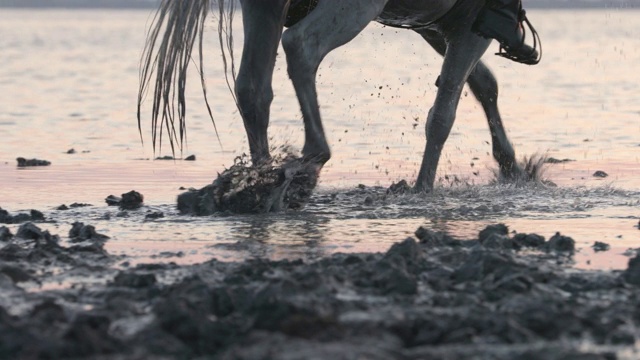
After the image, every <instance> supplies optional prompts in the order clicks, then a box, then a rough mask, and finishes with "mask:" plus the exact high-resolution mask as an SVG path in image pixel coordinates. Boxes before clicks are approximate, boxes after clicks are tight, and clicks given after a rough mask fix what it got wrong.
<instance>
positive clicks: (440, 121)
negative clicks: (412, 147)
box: [415, 32, 490, 191]
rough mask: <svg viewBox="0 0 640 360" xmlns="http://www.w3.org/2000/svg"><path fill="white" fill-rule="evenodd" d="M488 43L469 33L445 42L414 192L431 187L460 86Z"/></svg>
mask: <svg viewBox="0 0 640 360" xmlns="http://www.w3.org/2000/svg"><path fill="white" fill-rule="evenodd" d="M489 43H490V41H489V40H486V39H482V38H480V37H479V36H476V35H474V34H473V33H471V32H465V33H464V34H462V35H460V36H457V37H456V38H454V39H452V40H451V41H450V42H449V45H448V47H447V49H446V53H445V56H444V63H443V65H442V71H441V73H440V82H439V86H438V93H437V95H436V100H435V103H434V104H433V107H432V108H431V110H430V111H429V116H428V118H427V124H426V137H427V144H426V146H425V151H424V156H423V158H422V165H421V166H420V172H419V173H418V179H417V181H416V185H415V190H416V191H430V190H432V189H433V184H434V182H435V177H436V170H437V168H438V161H439V160H440V156H441V154H442V149H443V147H444V143H445V142H446V140H447V138H448V137H449V133H450V132H451V127H452V126H453V123H454V121H455V117H456V111H457V108H458V103H459V101H460V95H461V93H462V89H463V88H464V84H465V82H466V81H467V79H468V77H469V74H471V72H472V70H473V69H474V67H475V66H476V64H477V63H478V61H479V59H480V57H481V56H482V54H484V52H485V51H486V50H487V48H488V47H489Z"/></svg>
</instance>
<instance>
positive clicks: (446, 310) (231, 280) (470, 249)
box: [0, 222, 640, 359]
mask: <svg viewBox="0 0 640 360" xmlns="http://www.w3.org/2000/svg"><path fill="white" fill-rule="evenodd" d="M108 241H109V239H108V237H106V236H104V235H100V234H99V233H98V232H97V231H96V229H95V228H94V227H92V226H91V225H86V224H83V223H79V222H77V223H74V224H73V225H72V228H71V229H70V230H69V232H68V234H63V235H61V236H58V235H53V234H50V233H49V232H48V231H43V230H41V229H40V228H39V227H38V225H36V224H34V223H32V222H26V223H23V224H21V225H20V226H19V227H18V229H17V231H16V233H15V234H13V233H11V231H10V230H9V229H8V228H7V227H0V288H1V291H2V296H1V297H0V358H14V359H38V358H86V359H89V358H91V359H95V358H100V359H146V358H161V359H190V358H213V359H328V358H332V359H516V358H517V359H635V358H637V357H638V355H639V354H638V353H637V349H636V347H635V343H636V342H637V340H638V338H639V336H640V333H639V332H638V330H639V326H640V305H639V304H640V301H639V300H640V299H639V297H640V256H638V255H636V256H635V257H633V258H632V259H631V260H630V261H629V265H628V267H627V269H626V270H624V271H586V270H576V269H572V268H571V266H570V265H571V256H572V253H573V251H574V247H575V244H574V241H573V240H572V239H571V238H570V237H568V236H565V235H562V234H556V235H555V236H553V237H551V238H550V239H545V238H544V237H542V236H540V235H536V234H516V233H513V232H511V231H510V230H509V228H508V227H507V226H505V225H502V224H496V225H492V226H489V227H487V228H485V229H483V230H482V231H480V233H479V234H478V236H477V238H476V239H474V240H460V239H455V238H453V237H451V236H449V235H447V234H446V233H442V232H435V231H432V230H429V229H427V228H422V227H421V228H419V229H418V230H417V231H416V232H415V235H414V236H413V237H409V238H407V239H406V240H404V241H402V242H399V243H396V244H395V245H393V246H392V247H391V248H390V249H389V250H388V251H387V252H385V253H353V254H334V255H331V256H324V257H322V258H319V259H318V260H314V261H310V260H284V261H271V260H266V259H261V258H256V259H249V260H246V261H241V262H222V261H218V260H215V259H211V260H209V261H206V262H203V263H200V264H196V265H176V264H175V263H170V262H169V263H142V264H137V265H135V266H133V265H130V263H129V259H128V258H127V256H113V255H110V254H109V253H107V252H106V251H105V249H104V244H105V242H108ZM172 256H173V255H172Z"/></svg>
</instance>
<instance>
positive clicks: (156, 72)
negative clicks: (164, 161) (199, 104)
mask: <svg viewBox="0 0 640 360" xmlns="http://www.w3.org/2000/svg"><path fill="white" fill-rule="evenodd" d="M217 2H218V5H219V8H220V18H219V25H218V32H219V34H220V45H221V48H222V50H223V61H224V67H225V77H226V79H227V85H228V86H229V88H230V89H231V84H230V83H229V78H228V75H227V74H228V70H227V60H226V56H225V55H224V51H225V48H226V49H227V52H229V53H230V55H231V58H232V61H231V62H232V71H231V72H232V76H233V78H234V80H235V66H233V52H232V47H233V38H232V35H231V26H232V20H233V13H234V11H235V9H234V7H235V5H234V4H235V0H229V1H228V2H227V5H225V0H218V1H217ZM210 9H211V1H210V0H189V1H183V0H162V3H161V4H160V8H159V9H158V11H157V12H156V14H155V16H154V17H153V21H152V23H151V26H150V29H149V31H148V33H147V41H146V43H145V47H144V51H143V54H142V58H141V63H140V87H139V90H138V108H137V118H138V131H139V132H140V139H141V141H143V137H142V116H141V108H142V102H143V101H144V100H145V98H146V96H147V93H148V92H149V91H150V89H151V87H153V92H152V96H153V105H152V109H151V138H152V144H153V150H154V153H155V151H156V147H157V148H158V149H159V150H160V149H161V148H162V134H163V132H164V131H166V132H167V136H168V139H169V144H170V145H171V151H172V153H173V154H174V155H175V150H176V145H179V147H180V151H181V152H182V150H183V145H184V144H185V143H186V139H187V129H186V113H187V105H186V95H185V90H186V86H187V72H188V69H189V64H190V63H191V61H193V57H192V53H193V49H194V47H195V46H196V44H197V47H198V62H197V65H196V66H197V67H198V73H199V76H200V81H201V84H202V91H203V96H204V100H205V104H206V107H207V111H208V113H209V116H210V118H211V122H212V123H213V126H214V129H215V132H216V136H218V141H220V137H219V135H218V129H217V127H216V124H215V121H214V118H213V113H212V111H211V106H210V105H209V101H208V99H207V88H206V83H205V79H204V60H203V38H204V28H205V21H206V19H207V15H208V13H209V11H210ZM163 30H164V32H163ZM223 34H226V36H224V35H223ZM224 40H226V46H225V45H224V44H225V43H224ZM229 49H231V50H229ZM232 93H233V91H232ZM176 100H177V105H176ZM234 100H235V96H234ZM236 104H237V102H236ZM176 122H177V123H178V124H177V126H176ZM176 127H177V130H176Z"/></svg>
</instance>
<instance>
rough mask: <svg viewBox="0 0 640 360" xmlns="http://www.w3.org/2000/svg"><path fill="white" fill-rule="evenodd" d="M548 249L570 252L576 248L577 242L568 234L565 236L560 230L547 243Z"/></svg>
mask: <svg viewBox="0 0 640 360" xmlns="http://www.w3.org/2000/svg"><path fill="white" fill-rule="evenodd" d="M545 247H546V249H547V251H558V252H569V253H573V252H574V251H575V250H576V242H575V240H573V239H572V238H570V237H568V236H563V235H561V234H560V233H559V232H558V233H556V234H555V235H553V236H552V237H551V239H549V241H548V242H547V243H546V244H545Z"/></svg>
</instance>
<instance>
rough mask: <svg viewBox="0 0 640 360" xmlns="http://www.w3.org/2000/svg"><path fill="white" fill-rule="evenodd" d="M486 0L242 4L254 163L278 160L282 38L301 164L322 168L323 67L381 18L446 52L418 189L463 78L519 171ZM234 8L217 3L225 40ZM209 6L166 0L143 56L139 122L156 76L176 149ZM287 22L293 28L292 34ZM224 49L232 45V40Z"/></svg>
mask: <svg viewBox="0 0 640 360" xmlns="http://www.w3.org/2000/svg"><path fill="white" fill-rule="evenodd" d="M484 3H485V2H484V1H477V0H241V1H240V4H241V6H242V17H243V23H244V48H243V53H242V59H241V63H240V68H239V71H238V74H237V81H236V83H235V96H236V100H237V104H238V108H239V110H240V112H241V115H242V119H243V121H244V126H245V130H246V133H247V138H248V141H249V147H250V151H251V159H252V161H253V163H254V164H259V163H261V162H265V161H268V160H270V159H271V155H270V153H269V143H268V137H267V127H268V125H269V111H270V105H271V101H272V98H273V92H272V75H273V71H274V66H275V61H276V51H277V49H278V45H279V44H280V42H282V45H283V47H284V50H285V52H286V59H287V69H288V73H289V77H290V78H291V81H292V82H293V86H294V88H295V91H296V95H297V97H298V100H299V102H300V109H301V111H302V115H303V117H304V126H305V143H304V147H303V150H302V155H303V163H304V164H306V166H311V167H314V168H315V170H317V171H319V170H320V169H321V168H322V166H323V165H324V163H326V162H327V161H328V160H329V159H330V157H331V151H330V149H329V145H328V143H327V140H326V137H325V132H324V129H323V126H322V120H321V116H320V111H319V106H318V96H317V91H316V73H317V70H318V67H319V65H320V63H321V61H322V60H323V59H324V57H325V56H326V55H327V54H328V53H329V52H331V51H332V50H334V49H336V48H337V47H339V46H341V45H344V44H346V43H348V42H349V41H351V40H352V39H353V38H354V37H355V36H356V35H358V34H359V33H360V32H361V31H362V30H363V29H364V28H365V27H366V26H367V24H369V23H370V22H372V21H377V22H379V23H382V24H384V25H387V26H391V27H400V28H406V29H410V30H412V31H415V32H417V33H418V34H420V35H421V36H422V37H423V38H424V39H425V40H426V41H427V42H428V43H429V44H430V45H431V46H432V47H433V48H434V49H435V50H436V51H437V52H438V53H440V54H441V55H443V56H444V63H443V65H442V70H441V72H440V76H439V78H438V80H437V83H436V84H437V86H438V92H437V96H436V99H435V102H434V104H433V106H432V108H431V110H430V111H429V114H428V117H427V122H426V138H427V141H426V145H425V151H424V156H423V159H422V165H421V167H420V171H419V173H418V178H417V180H416V183H415V186H414V190H415V191H430V190H431V189H432V188H433V184H434V180H435V175H436V169H437V166H438V161H439V159H440V155H441V153H442V149H443V146H444V144H445V141H446V140H447V137H448V136H449V132H450V131H451V128H452V126H453V123H454V120H455V117H456V110H457V107H458V102H459V100H460V95H461V92H462V90H463V87H464V85H465V83H468V84H469V86H470V88H471V91H472V92H473V94H474V95H475V97H476V98H477V99H478V100H479V101H480V103H481V104H482V107H483V109H484V111H485V114H486V117H487V120H488V122H489V128H490V132H491V137H492V141H493V157H494V158H495V160H496V161H497V162H498V164H499V167H500V172H501V175H502V176H503V177H504V178H506V179H513V178H517V177H518V176H520V175H521V174H522V172H523V170H522V169H521V167H519V165H518V164H517V163H516V159H515V153H514V150H513V147H512V145H511V143H510V142H509V140H508V139H507V136H506V134H505V130H504V128H503V125H502V120H501V117H500V113H499V111H498V106H497V103H498V86H497V82H496V79H495V77H494V76H493V74H492V73H491V72H490V70H489V69H488V68H487V66H486V65H485V64H484V63H483V62H482V61H480V57H481V56H482V55H483V54H484V52H485V51H486V50H487V48H488V46H489V44H490V42H491V40H489V39H486V38H483V37H481V36H478V35H476V34H475V33H474V32H472V30H471V28H472V25H473V23H474V21H475V20H476V17H477V15H478V13H479V12H480V10H481V8H482V7H483V6H484ZM234 4H235V2H234V1H232V0H229V1H227V2H226V3H225V0H218V1H217V5H218V8H219V21H220V23H219V24H220V28H219V31H220V39H221V45H222V44H223V43H224V41H223V39H224V35H223V34H226V36H229V35H230V34H229V32H230V28H229V26H230V23H231V22H232V20H233V11H234ZM210 5H211V4H210V0H189V1H183V0H164V1H163V2H162V4H161V8H160V10H159V12H158V14H157V16H156V19H155V20H154V24H153V25H152V29H151V31H150V34H149V40H148V42H147V46H146V49H145V56H144V58H143V67H142V73H141V88H140V96H139V103H138V122H139V125H140V104H141V102H142V99H143V97H144V94H145V93H146V92H147V89H148V86H149V84H150V82H151V81H152V80H153V79H154V76H155V82H154V86H155V88H154V92H153V94H154V96H153V122H152V127H153V134H154V136H153V139H154V146H155V143H156V139H157V134H158V131H160V132H161V131H163V130H162V129H163V128H165V129H166V130H167V131H168V132H169V136H170V140H171V145H172V148H173V145H174V142H176V141H179V142H180V144H182V141H183V139H184V131H185V128H184V126H185V123H184V119H185V117H184V116H185V106H184V105H185V104H184V101H185V99H184V85H185V83H186V74H187V67H188V65H189V63H190V61H191V54H192V49H193V47H194V45H195V44H199V47H200V49H201V48H202V32H203V26H204V22H205V18H206V17H207V14H208V12H209V11H210ZM285 25H286V26H289V27H288V29H286V30H284V29H285ZM225 26H227V28H225ZM163 29H165V31H164V32H163V31H162V30H163ZM283 30H284V32H283ZM227 39H228V38H227ZM227 45H229V44H227ZM227 49H231V50H232V44H230V46H228V47H227ZM224 50H225V46H223V51H224ZM201 54H202V53H200V67H201V68H202V62H203V60H202V55H201ZM225 66H226V61H225ZM201 74H202V73H201ZM203 81H204V80H203ZM174 87H177V94H178V95H177V98H178V109H177V116H174V113H175V111H174V105H173V103H172V100H173V98H174V94H175V92H174V91H176V90H173V88H174ZM205 95H206V94H205ZM175 118H177V119H178V120H179V125H180V126H179V135H178V132H177V131H176V130H175V127H174V125H173V124H174V119H175Z"/></svg>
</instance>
